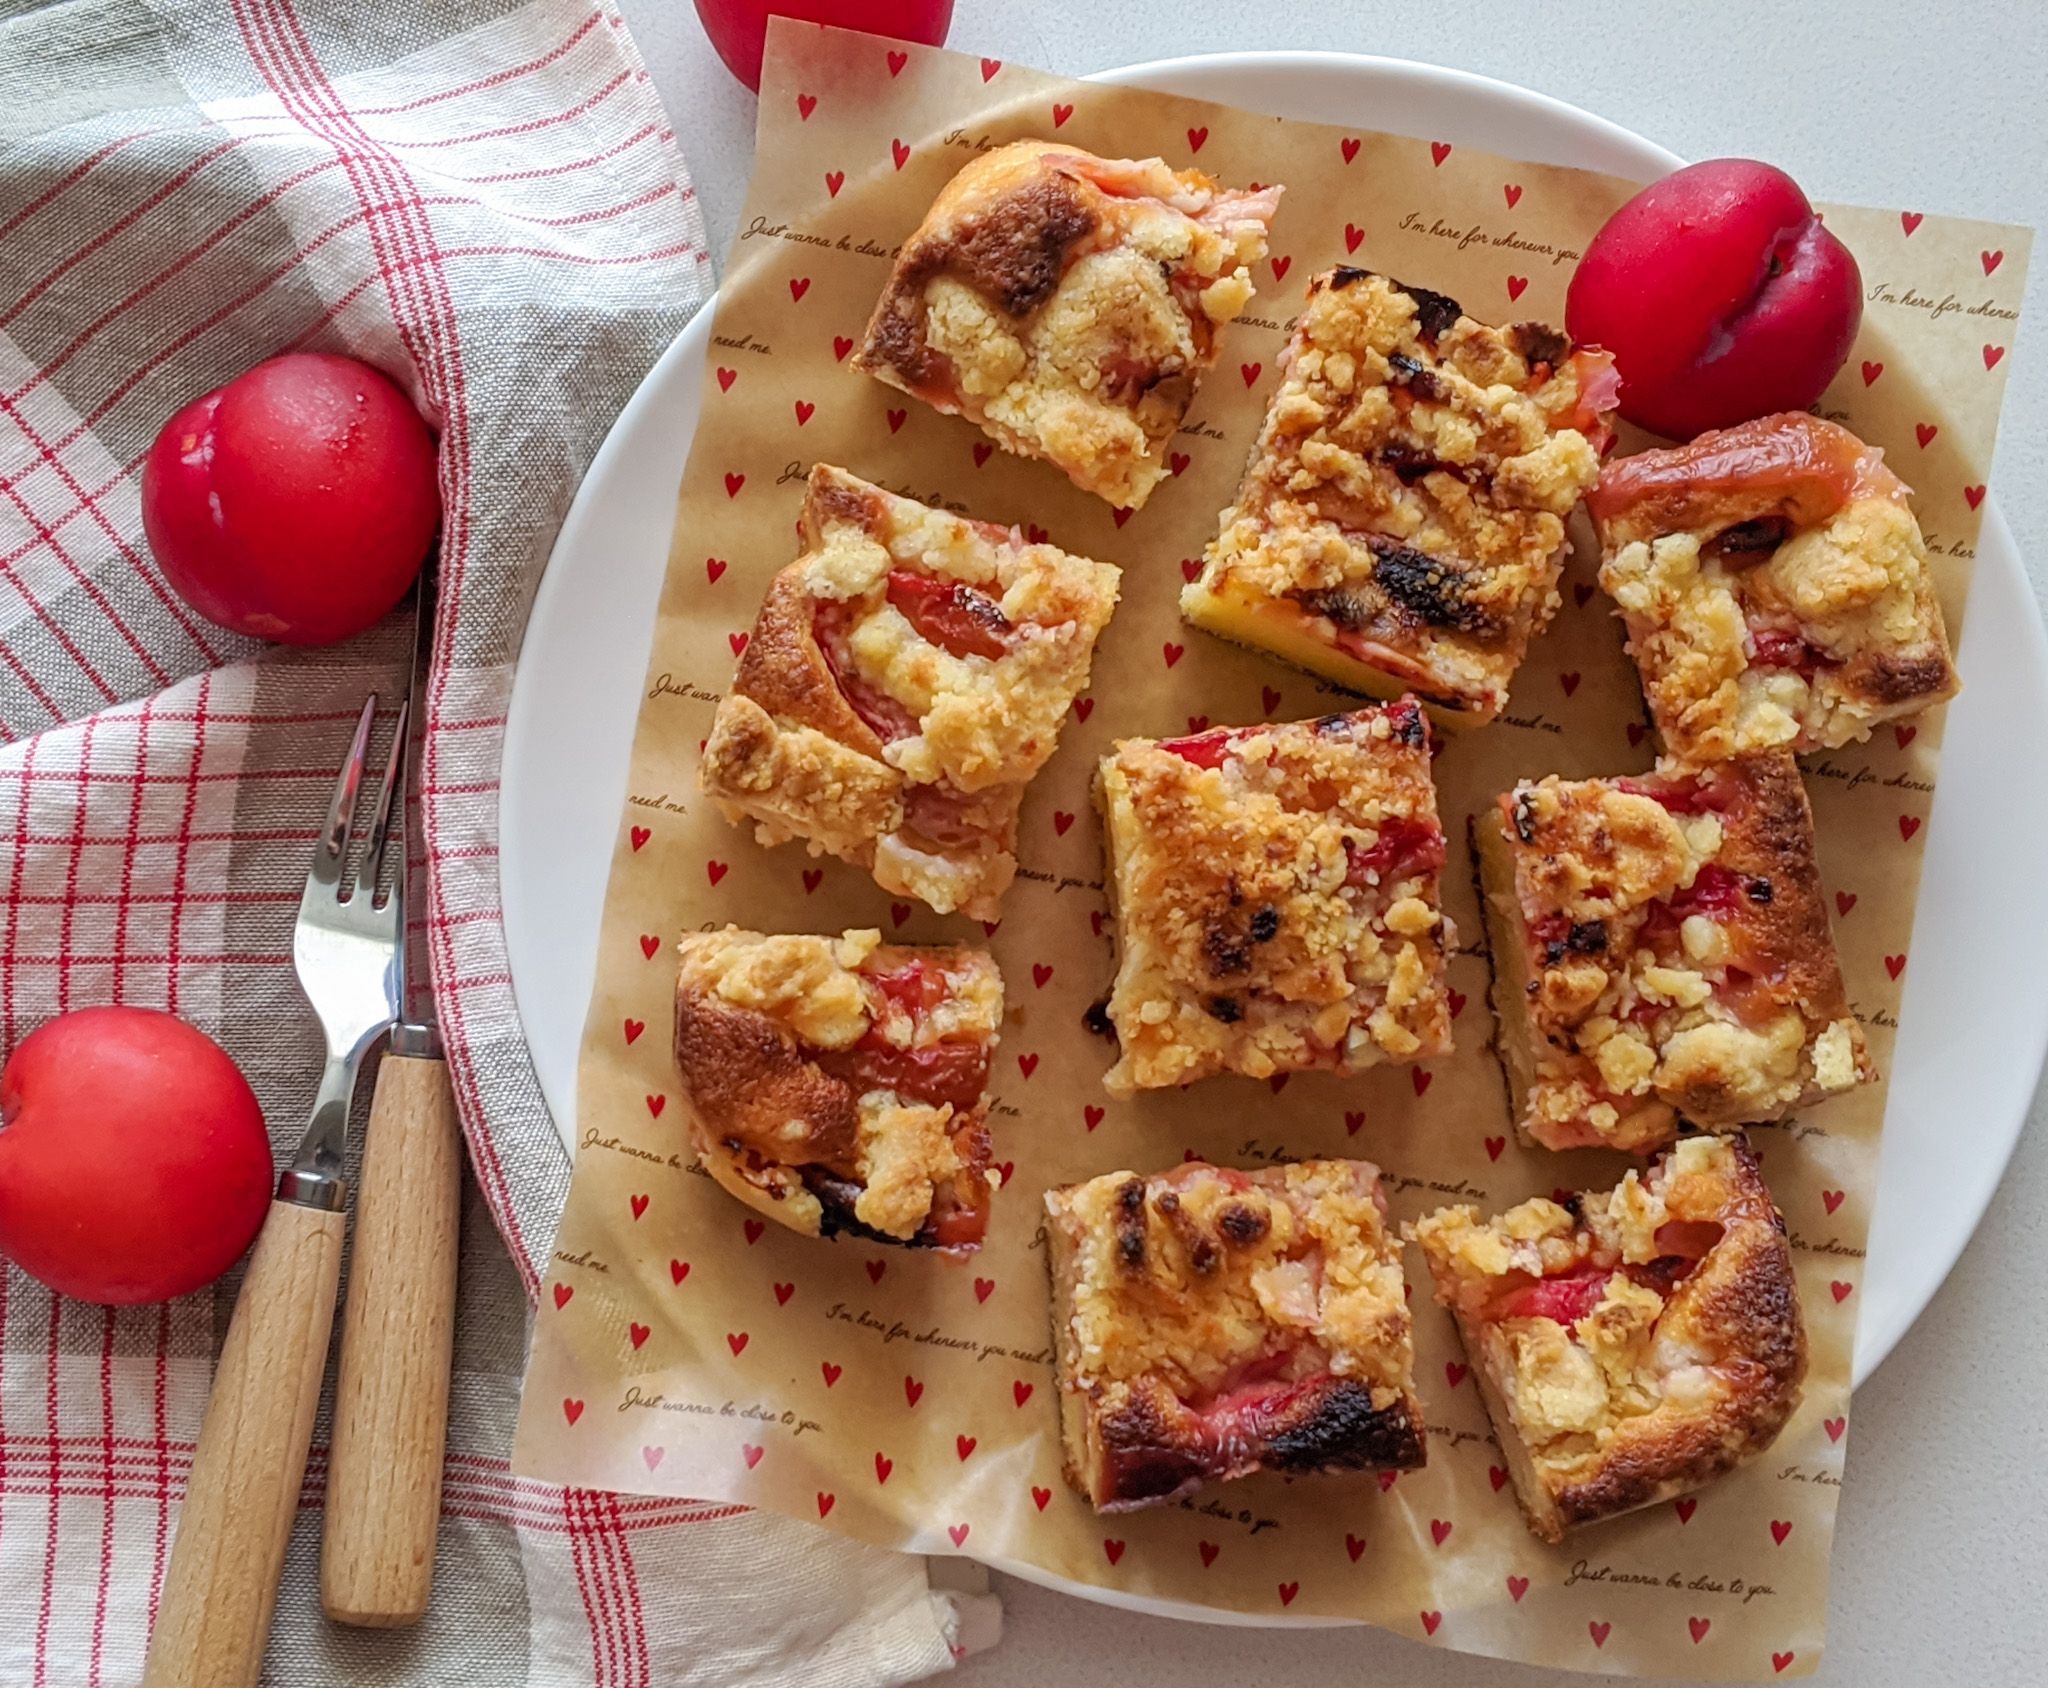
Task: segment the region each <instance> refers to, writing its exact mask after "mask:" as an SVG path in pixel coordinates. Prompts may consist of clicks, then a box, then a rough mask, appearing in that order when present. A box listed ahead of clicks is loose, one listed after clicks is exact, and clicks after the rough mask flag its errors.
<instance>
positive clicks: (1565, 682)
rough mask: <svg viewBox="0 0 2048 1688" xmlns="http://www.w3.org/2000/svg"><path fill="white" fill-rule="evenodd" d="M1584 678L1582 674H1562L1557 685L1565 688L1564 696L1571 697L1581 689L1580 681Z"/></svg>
mask: <svg viewBox="0 0 2048 1688" xmlns="http://www.w3.org/2000/svg"><path fill="white" fill-rule="evenodd" d="M1583 678H1584V676H1583V675H1580V674H1560V675H1559V676H1558V677H1557V683H1558V684H1559V685H1560V686H1562V687H1564V695H1565V696H1566V697H1570V696H1571V695H1572V693H1573V692H1575V691H1577V690H1578V689H1579V681H1580V680H1581V679H1583Z"/></svg>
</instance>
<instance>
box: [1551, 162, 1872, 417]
mask: <svg viewBox="0 0 2048 1688" xmlns="http://www.w3.org/2000/svg"><path fill="white" fill-rule="evenodd" d="M1862 320H1863V278H1862V275H1861V273H1860V272H1859V271H1858V270H1857V268H1856V260H1855V258H1854V257H1853V256H1852V255H1851V253H1850V251H1849V249H1848V248H1847V247H1846V246H1844V245H1843V244H1842V243H1841V241H1839V240H1837V239H1836V238H1835V236H1834V234H1833V233H1832V232H1830V230H1829V229H1828V227H1827V225H1826V224H1825V223H1824V222H1822V220H1821V217H1820V214H1819V213H1818V212H1816V211H1815V210H1814V208H1813V207H1812V205H1810V204H1809V203H1808V202H1807V198H1806V195H1805V194H1804V193H1802V192H1801V191H1800V189H1799V184H1798V183H1797V182H1795V181H1793V180H1792V178H1791V177H1790V176H1788V175H1786V174H1785V172H1784V171H1782V170H1779V169H1776V168H1775V167H1773V166H1772V165H1769V164H1760V163H1758V162H1757V161H1756V160H1755V159H1750V158H1715V159H1710V160H1708V161H1707V162H1706V163H1704V164H1690V165H1687V166H1686V167H1685V168H1684V169H1682V170H1675V171H1673V172H1672V173H1671V174H1670V175H1669V176H1666V177H1665V178H1664V179H1663V180H1662V181H1659V182H1652V183H1651V184H1650V185H1649V186H1648V187H1646V188H1644V189H1643V191H1642V192H1641V193H1639V194H1637V195H1636V196H1635V197H1634V198H1633V199H1631V200H1629V201H1628V202H1627V203H1626V204H1625V205H1623V206H1622V207H1621V208H1620V209H1619V210H1618V211H1616V212H1615V213H1614V215H1613V216H1611V217H1609V218H1608V219H1607V221H1606V223H1605V224H1603V225H1602V227H1601V229H1600V232H1599V233H1598V234H1596V235H1595V236H1594V237H1593V239H1592V241H1591V242H1590V243H1589V244H1588V245H1587V247H1586V255H1585V256H1584V257H1583V258H1581V259H1580V260H1579V267H1578V269H1577V271H1576V272H1575V273H1574V274H1573V276H1572V280H1571V287H1570V290H1569V291H1568V292H1567V293H1566V295H1565V327H1566V328H1567V329H1568V330H1569V331H1570V333H1571V336H1572V338H1573V339H1574V340H1576V341H1578V342H1580V343H1581V344H1586V345H1598V346H1603V347H1605V348H1606V349H1607V350H1608V351H1610V352H1612V353H1613V354H1614V363H1615V369H1616V371H1617V372H1618V373H1619V374H1620V376H1621V413H1622V415H1623V416H1625V417H1627V418H1628V419H1629V420H1630V421H1631V422H1634V423H1636V424H1637V425H1638V426H1640V427H1644V428H1648V429H1649V430H1650V431H1651V432H1652V433H1657V434H1663V435H1665V436H1666V437H1667V438H1670V439H1681V440H1682V439H1690V438H1691V437H1692V436H1693V435H1695V434H1698V433H1702V432H1704V431H1705V430H1706V429H1708V428H1726V427H1729V426H1731V425H1732V424H1734V423H1737V422H1746V421H1749V420H1751V419H1752V418H1754V417H1758V416H1769V415H1773V414H1775V413H1776V412H1779V411H1785V410H1805V409H1806V408H1808V407H1809V406H1810V405H1812V404H1813V403H1814V402H1815V401H1816V400H1817V399H1818V398H1819V397H1820V396H1821V393H1822V392H1823V391H1824V390H1825V389H1826V387H1827V384H1828V383H1829V382H1830V381H1832V380H1833V379H1834V378H1835V375H1836V374H1837V373H1838V372H1839V371H1840V369H1841V367H1842V365H1843V363H1844V362H1846V361H1847V359H1848V356H1849V348H1850V347H1851V346H1852V345H1854V344H1855V341H1856V329H1857V326H1858V324H1860V323H1861V322H1862Z"/></svg>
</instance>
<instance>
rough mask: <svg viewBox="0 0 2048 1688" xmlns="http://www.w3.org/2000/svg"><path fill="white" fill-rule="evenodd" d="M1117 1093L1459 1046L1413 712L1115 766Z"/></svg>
mask: <svg viewBox="0 0 2048 1688" xmlns="http://www.w3.org/2000/svg"><path fill="white" fill-rule="evenodd" d="M1097 798H1098V801H1099V803H1100V806H1101V809H1102V815H1103V825H1104V831H1105V833H1106V837H1107V844H1108V852H1109V865H1110V875H1111V889H1112V894H1113V899H1114V902H1115V905H1116V922H1117V939H1118V947H1119V952H1120V953H1119V964H1118V968H1117V977H1116V985H1115V988H1114V991H1113V992H1112V994H1111V997H1110V1002H1109V1018H1110V1021H1111V1023H1112V1024H1113V1025H1114V1026H1115V1028H1116V1033H1117V1039H1118V1042H1119V1043H1120V1045H1121V1048H1122V1054H1121V1058H1120V1059H1119V1060H1118V1062H1117V1064H1116V1065H1115V1066H1114V1067H1113V1068H1112V1069H1111V1070H1110V1071H1109V1073H1108V1074H1106V1075H1105V1077H1104V1080H1103V1082H1104V1083H1105V1084H1106V1085H1107V1086H1108V1087H1109V1089H1110V1090H1111V1091H1112V1092H1113V1093H1114V1094H1117V1095H1128V1094H1130V1093H1131V1092H1132V1091H1134V1090H1139V1089H1155V1088H1158V1087H1161V1086H1165V1085H1175V1084H1186V1083H1188V1082H1190V1081H1191V1080H1194V1079H1198V1078H1204V1077H1207V1076H1208V1075H1210V1074H1212V1073H1218V1072H1235V1073H1242V1074H1244V1075H1246V1076H1248V1077H1252V1078H1266V1077H1269V1076H1271V1075H1272V1074H1274V1073H1282V1072H1290V1071H1296V1070H1300V1069H1304V1068H1312V1067H1322V1068H1329V1069H1333V1070H1336V1071H1339V1072H1357V1071H1360V1070H1362V1069H1363V1068H1366V1067H1369V1066H1374V1065H1377V1064H1378V1063H1380V1062H1382V1061H1417V1060H1427V1059H1429V1058H1430V1057H1432V1056H1435V1055H1441V1054H1443V1053H1444V1052H1445V1051H1447V1050H1448V1049H1449V1048H1450V1036H1451V1034H1450V1010H1449V1005H1448V1002H1447V999H1446V996H1445V986H1444V957H1445V954H1446V952H1447V950H1448V949H1449V948H1450V947H1451V945H1452V944H1453V943H1454V941H1455V936H1454V934H1453V932H1452V930H1451V927H1450V923H1449V921H1447V920H1446V919H1445V918H1444V916H1443V914H1442V912H1441V909H1440V907H1439V903H1438V877H1439V872H1440V870H1441V868H1442V866H1443V862H1444V839H1443V832H1442V829H1441V828H1440V826H1439V825H1438V823H1437V814H1436V793H1435V789H1434V788H1433V787H1432V785H1431V784H1430V777H1429V727H1428V722H1427V720H1426V719H1425V717H1424V716H1423V713H1422V711H1421V709H1420V707H1419V706H1418V705H1417V704H1416V703H1415V702H1414V701H1413V700H1412V699H1409V700H1406V701H1404V702H1401V703H1398V704H1392V705H1389V706H1387V707H1385V708H1380V709H1364V710H1359V711H1357V712H1356V713H1353V714H1350V715H1332V716H1327V717H1325V718H1323V719H1322V720H1320V721H1303V722H1293V723H1290V724H1287V725H1283V726H1272V727H1237V728H1221V729H1217V730H1215V731H1212V732H1207V733H1202V734H1198V735H1196V736H1194V737H1192V738H1185V739H1166V740H1157V741H1155V740H1151V739H1125V740H1122V741H1120V742H1119V743H1118V744H1117V746H1116V749H1115V751H1114V752H1113V753H1112V754H1111V755H1110V756H1108V757H1106V758H1104V760H1103V763H1102V767H1101V770H1100V773H1099V776H1098V779H1097Z"/></svg>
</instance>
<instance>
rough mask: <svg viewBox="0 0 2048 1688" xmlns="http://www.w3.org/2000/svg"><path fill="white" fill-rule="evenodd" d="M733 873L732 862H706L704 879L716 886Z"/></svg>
mask: <svg viewBox="0 0 2048 1688" xmlns="http://www.w3.org/2000/svg"><path fill="white" fill-rule="evenodd" d="M731 871H732V864H731V863H730V862H706V863H705V864H704V877H705V878H706V879H708V880H710V881H711V883H712V884H714V885H716V884H717V883H718V882H719V881H720V880H721V879H723V878H724V877H725V876H726V875H727V874H728V873H730V872H731Z"/></svg>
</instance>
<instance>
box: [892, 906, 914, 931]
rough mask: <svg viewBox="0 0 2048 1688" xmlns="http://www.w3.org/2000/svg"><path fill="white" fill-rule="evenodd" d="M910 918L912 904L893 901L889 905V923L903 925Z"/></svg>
mask: <svg viewBox="0 0 2048 1688" xmlns="http://www.w3.org/2000/svg"><path fill="white" fill-rule="evenodd" d="M909 918H910V905H909V904H908V903H891V904H890V905H889V924H890V925H891V926H901V925H902V924H903V923H904V921H906V920H908V919H909Z"/></svg>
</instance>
